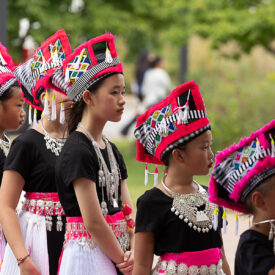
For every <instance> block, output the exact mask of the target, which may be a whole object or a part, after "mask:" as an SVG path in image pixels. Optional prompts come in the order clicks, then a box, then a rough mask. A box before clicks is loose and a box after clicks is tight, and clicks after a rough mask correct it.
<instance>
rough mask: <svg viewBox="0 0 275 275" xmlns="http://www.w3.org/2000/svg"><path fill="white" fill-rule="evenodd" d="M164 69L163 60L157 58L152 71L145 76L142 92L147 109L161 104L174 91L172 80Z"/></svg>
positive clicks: (152, 64)
mask: <svg viewBox="0 0 275 275" xmlns="http://www.w3.org/2000/svg"><path fill="white" fill-rule="evenodd" d="M163 67H164V64H163V60H162V58H161V57H159V56H157V57H155V58H154V60H153V61H152V62H151V66H150V69H148V70H147V71H146V72H145V74H144V79H143V84H142V87H141V92H142V94H143V100H144V105H145V107H146V108H150V107H151V106H153V105H154V104H156V103H158V102H160V101H161V100H162V99H163V98H165V96H166V95H167V92H168V91H169V90H170V89H172V85H171V79H170V77H169V75H168V73H167V72H166V71H165V70H164V68H163Z"/></svg>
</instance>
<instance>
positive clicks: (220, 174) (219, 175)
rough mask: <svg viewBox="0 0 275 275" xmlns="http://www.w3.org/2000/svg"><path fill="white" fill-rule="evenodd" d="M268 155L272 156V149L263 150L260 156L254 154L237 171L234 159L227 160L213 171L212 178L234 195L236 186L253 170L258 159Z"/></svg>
mask: <svg viewBox="0 0 275 275" xmlns="http://www.w3.org/2000/svg"><path fill="white" fill-rule="evenodd" d="M267 155H271V150H270V149H266V150H262V151H261V153H260V154H259V155H257V154H254V155H253V156H252V157H251V158H249V159H248V160H247V161H246V162H244V163H242V164H241V165H240V166H239V167H238V169H237V170H236V169H235V165H234V163H233V158H227V159H226V160H224V161H223V162H221V163H219V164H218V165H217V166H216V167H215V169H214V170H213V171H212V176H213V178H214V179H215V180H216V182H217V183H218V184H220V185H221V186H223V188H224V189H225V190H227V191H228V192H229V193H232V192H233V189H234V188H235V184H236V183H237V182H239V181H240V179H241V176H242V174H243V173H244V172H245V171H247V170H249V169H251V167H252V166H253V164H254V165H255V164H256V162H257V161H258V159H261V158H264V157H266V156H267Z"/></svg>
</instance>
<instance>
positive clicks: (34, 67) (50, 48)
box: [13, 30, 71, 110]
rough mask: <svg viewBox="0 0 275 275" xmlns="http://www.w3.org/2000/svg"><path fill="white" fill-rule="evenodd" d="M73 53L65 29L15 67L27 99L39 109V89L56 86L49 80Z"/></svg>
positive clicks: (40, 108)
mask: <svg viewBox="0 0 275 275" xmlns="http://www.w3.org/2000/svg"><path fill="white" fill-rule="evenodd" d="M70 53H71V46H70V43H69V39H68V37H67V34H66V33H65V31H64V30H59V31H57V32H56V33H55V34H54V35H52V36H51V37H49V38H48V39H47V40H46V41H44V42H43V43H42V44H41V46H40V47H39V48H38V49H36V51H35V53H34V55H33V56H31V57H30V58H29V59H28V60H27V61H26V62H24V63H22V64H20V65H18V66H17V67H15V68H14V71H13V73H14V75H15V76H16V78H17V79H18V80H19V81H20V82H21V86H22V90H23V96H24V99H25V101H26V102H27V103H28V104H30V105H31V106H33V107H34V108H36V109H38V110H43V108H42V107H41V106H40V105H39V94H38V90H39V89H40V88H41V87H43V88H44V89H45V90H47V89H48V88H53V89H55V87H54V86H53V85H52V84H51V82H50V81H49V78H50V77H51V75H52V74H53V72H54V71H55V70H56V69H57V68H59V67H60V66H61V65H62V62H63V60H64V59H65V58H66V57H67V56H68V55H69V54H70Z"/></svg>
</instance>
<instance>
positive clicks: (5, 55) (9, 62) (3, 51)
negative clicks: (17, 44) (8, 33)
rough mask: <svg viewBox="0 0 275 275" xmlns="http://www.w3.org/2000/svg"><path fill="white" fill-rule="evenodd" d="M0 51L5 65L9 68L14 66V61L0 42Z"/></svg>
mask: <svg viewBox="0 0 275 275" xmlns="http://www.w3.org/2000/svg"><path fill="white" fill-rule="evenodd" d="M0 52H1V55H2V57H3V58H4V59H5V61H6V63H7V65H6V66H7V67H8V68H9V69H10V70H11V69H12V68H13V67H14V63H13V61H12V58H11V56H10V55H9V53H8V50H7V48H6V47H5V46H3V44H2V43H0Z"/></svg>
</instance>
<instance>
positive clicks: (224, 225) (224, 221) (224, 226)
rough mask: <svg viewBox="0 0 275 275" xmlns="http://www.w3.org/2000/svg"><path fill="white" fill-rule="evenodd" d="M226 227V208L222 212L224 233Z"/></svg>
mask: <svg viewBox="0 0 275 275" xmlns="http://www.w3.org/2000/svg"><path fill="white" fill-rule="evenodd" d="M226 227H227V219H226V213H225V210H223V214H222V232H223V233H224V234H225V233H226Z"/></svg>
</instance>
